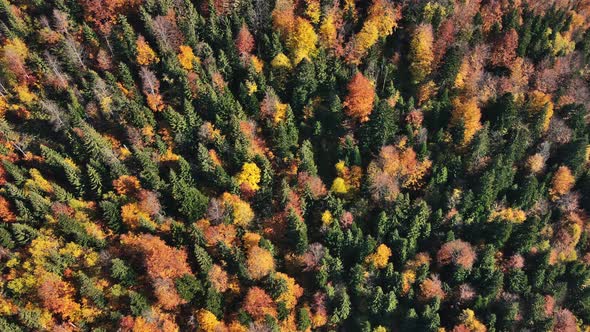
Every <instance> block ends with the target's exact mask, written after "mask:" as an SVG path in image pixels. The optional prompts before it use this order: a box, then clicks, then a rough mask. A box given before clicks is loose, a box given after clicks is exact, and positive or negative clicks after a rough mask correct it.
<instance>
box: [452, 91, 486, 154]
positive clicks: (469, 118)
mask: <svg viewBox="0 0 590 332" xmlns="http://www.w3.org/2000/svg"><path fill="white" fill-rule="evenodd" d="M453 106H454V108H453V112H452V113H451V125H453V126H458V125H463V142H462V143H463V144H468V143H469V142H471V139H473V136H475V133H476V132H477V131H478V130H479V129H480V128H481V123H480V120H481V111H480V110H479V107H478V106H477V100H476V99H475V97H473V98H470V99H468V100H466V101H461V100H460V99H459V98H456V99H455V100H453Z"/></svg>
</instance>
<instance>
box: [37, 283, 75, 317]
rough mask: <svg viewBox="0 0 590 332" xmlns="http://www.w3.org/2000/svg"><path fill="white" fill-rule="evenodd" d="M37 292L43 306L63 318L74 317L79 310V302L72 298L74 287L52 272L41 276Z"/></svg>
mask: <svg viewBox="0 0 590 332" xmlns="http://www.w3.org/2000/svg"><path fill="white" fill-rule="evenodd" d="M37 293H38V295H39V298H40V299H41V303H42V304H43V306H44V307H45V308H47V309H49V310H51V311H53V312H55V313H58V314H60V315H61V316H62V317H63V318H65V319H72V318H74V316H75V315H76V314H77V312H78V311H79V310H80V304H78V303H76V301H75V300H74V296H75V290H74V287H73V286H72V285H70V284H69V283H67V282H65V281H63V280H61V278H60V277H58V276H57V275H55V274H53V273H47V274H45V275H44V276H43V277H42V278H41V280H40V281H39V288H38V290H37Z"/></svg>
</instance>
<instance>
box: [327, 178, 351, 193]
mask: <svg viewBox="0 0 590 332" xmlns="http://www.w3.org/2000/svg"><path fill="white" fill-rule="evenodd" d="M330 190H331V191H333V192H335V193H337V194H346V193H347V192H348V188H347V187H346V183H345V182H344V179H343V178H341V177H337V178H335V179H334V182H332V187H331V188H330Z"/></svg>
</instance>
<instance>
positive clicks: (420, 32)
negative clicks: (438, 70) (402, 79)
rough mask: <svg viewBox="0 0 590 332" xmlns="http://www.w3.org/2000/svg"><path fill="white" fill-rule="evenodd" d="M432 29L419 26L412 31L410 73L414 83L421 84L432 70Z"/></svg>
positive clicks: (427, 26) (426, 26)
mask: <svg viewBox="0 0 590 332" xmlns="http://www.w3.org/2000/svg"><path fill="white" fill-rule="evenodd" d="M432 43H433V35H432V27H431V26H430V25H420V26H418V27H417V28H416V31H414V35H413V36H412V40H411V42H410V59H411V61H412V62H411V64H410V72H411V73H412V78H413V80H414V82H415V83H418V82H422V81H423V80H424V79H425V78H426V76H428V75H429V74H430V72H431V70H432V61H433V60H434V53H433V52H432Z"/></svg>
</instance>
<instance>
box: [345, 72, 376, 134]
mask: <svg viewBox="0 0 590 332" xmlns="http://www.w3.org/2000/svg"><path fill="white" fill-rule="evenodd" d="M374 101H375V87H374V86H373V83H372V82H371V81H370V80H369V79H368V78H366V77H365V76H364V75H363V74H362V73H361V72H357V73H356V74H354V76H353V77H352V79H351V80H350V82H349V83H348V95H347V96H346V99H345V100H344V107H345V108H346V115H348V116H350V117H351V118H353V119H355V120H358V121H359V122H366V121H368V120H369V115H370V114H371V112H372V111H373V103H374Z"/></svg>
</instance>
